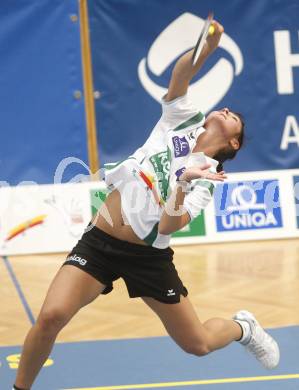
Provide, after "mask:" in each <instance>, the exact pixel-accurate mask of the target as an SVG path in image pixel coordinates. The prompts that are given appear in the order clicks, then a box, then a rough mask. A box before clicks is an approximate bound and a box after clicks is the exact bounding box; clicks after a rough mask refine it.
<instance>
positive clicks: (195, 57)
mask: <svg viewBox="0 0 299 390" xmlns="http://www.w3.org/2000/svg"><path fill="white" fill-rule="evenodd" d="M213 17H214V14H213V12H209V15H208V17H207V19H206V20H205V22H204V25H203V28H202V29H201V32H200V34H199V37H198V40H197V42H196V45H195V47H194V52H193V55H192V65H193V66H194V65H195V64H196V62H197V60H198V58H199V56H200V53H201V51H202V48H203V46H204V44H205V42H206V39H207V36H208V34H209V28H210V25H211V24H212V21H213Z"/></svg>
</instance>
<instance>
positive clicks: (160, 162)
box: [149, 148, 171, 200]
mask: <svg viewBox="0 0 299 390" xmlns="http://www.w3.org/2000/svg"><path fill="white" fill-rule="evenodd" d="M170 156H171V154H170V149H169V148H167V150H165V151H164V152H160V153H157V154H154V155H153V156H151V157H150V159H149V160H150V162H151V163H152V165H153V167H154V170H155V172H156V176H157V178H158V185H159V190H160V193H161V196H162V198H163V200H166V198H167V192H168V186H169V172H170V160H171V157H170Z"/></svg>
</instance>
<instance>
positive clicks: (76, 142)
mask: <svg viewBox="0 0 299 390" xmlns="http://www.w3.org/2000/svg"><path fill="white" fill-rule="evenodd" d="M0 58H1V61H0V102H1V104H0V112H1V142H0V181H1V185H3V181H4V182H8V183H9V184H10V185H16V184H19V183H20V182H22V181H34V182H37V183H39V184H41V183H53V180H54V174H55V171H56V168H57V166H58V164H59V163H60V162H61V160H62V159H64V158H66V157H69V156H75V157H76V158H79V159H80V160H83V161H85V162H86V160H87V147H86V126H85V109H84V99H83V86H82V84H83V83H82V67H81V48H80V26H79V18H78V1H77V0H67V1H61V0H30V1H20V0H2V1H1V7H0ZM78 167H79V169H78ZM81 170H82V167H81V165H79V164H70V165H69V167H68V168H67V169H66V171H65V174H64V175H63V177H62V180H63V181H68V180H69V179H70V178H71V177H73V176H74V175H76V174H77V173H78V172H80V171H81ZM84 171H85V170H84ZM84 173H86V172H84Z"/></svg>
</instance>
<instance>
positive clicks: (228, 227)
mask: <svg viewBox="0 0 299 390" xmlns="http://www.w3.org/2000/svg"><path fill="white" fill-rule="evenodd" d="M215 212H216V226H217V231H218V232H225V231H236V230H255V229H272V228H280V227H282V226H283V223H282V214H281V205H280V195H279V183H278V180H258V181H242V182H236V183H226V184H221V185H218V186H217V187H216V190H215Z"/></svg>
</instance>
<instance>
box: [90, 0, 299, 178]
mask: <svg viewBox="0 0 299 390" xmlns="http://www.w3.org/2000/svg"><path fill="white" fill-rule="evenodd" d="M210 10H213V11H214V14H215V18H216V19H218V20H219V21H220V22H221V23H222V24H223V26H224V28H225V33H224V35H223V36H222V39H221V43H220V47H219V49H218V50H217V51H216V52H215V53H214V54H213V56H212V57H211V58H210V59H209V60H208V61H207V63H206V64H205V65H204V67H203V68H202V70H201V72H200V73H199V75H198V77H196V78H195V79H194V80H193V81H192V83H191V86H190V90H189V92H190V96H191V97H192V99H193V101H194V103H195V104H197V105H198V107H199V109H201V110H202V111H204V112H205V113H208V112H209V111H211V110H213V109H219V108H223V107H229V108H231V109H232V110H233V111H237V112H241V113H243V114H244V117H245V122H246V138H247V141H246V142H245V144H246V145H245V147H244V150H243V151H242V152H241V153H239V155H238V157H237V159H236V160H235V161H231V162H229V163H228V164H227V165H226V169H227V170H228V171H235V172H241V171H259V170H273V169H288V168H296V167H299V153H298V152H299V107H298V98H299V38H298V30H299V23H298V15H299V2H298V0H276V1H273V0H263V1H259V0H253V1H247V0H230V1H229V2H226V3H225V4H224V2H223V1H222V0H213V1H205V2H198V1H197V0H184V1H181V0H147V1H146V0H145V1H139V0H122V1H119V0H90V1H89V13H90V28H91V43H92V58H93V70H94V86H95V89H96V90H98V91H99V92H100V96H101V97H100V99H99V100H97V101H96V112H97V125H98V133H99V144H100V158H101V164H102V165H103V163H106V162H109V161H117V160H119V159H122V158H124V157H126V156H127V155H129V154H130V153H132V152H133V151H134V150H135V149H136V148H137V147H138V146H140V145H141V144H143V143H144V141H145V140H146V138H147V136H148V135H149V133H150V131H151V129H152V128H153V126H154V124H155V123H156V122H157V121H158V119H159V117H160V114H161V108H160V104H159V101H160V99H161V97H162V96H163V95H164V94H165V92H166V91H167V86H168V82H169V79H170V75H171V69H172V67H173V65H174V63H175V61H176V59H177V58H178V57H179V56H180V55H181V54H182V53H184V52H185V51H186V50H188V49H190V48H192V47H193V46H194V44H195V42H196V40H197V37H198V34H199V31H200V28H201V26H202V23H203V19H204V18H206V16H207V15H208V12H209V11H210Z"/></svg>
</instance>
